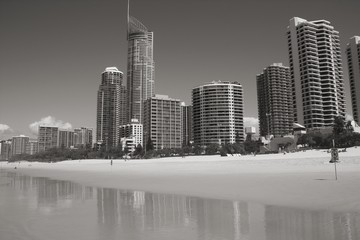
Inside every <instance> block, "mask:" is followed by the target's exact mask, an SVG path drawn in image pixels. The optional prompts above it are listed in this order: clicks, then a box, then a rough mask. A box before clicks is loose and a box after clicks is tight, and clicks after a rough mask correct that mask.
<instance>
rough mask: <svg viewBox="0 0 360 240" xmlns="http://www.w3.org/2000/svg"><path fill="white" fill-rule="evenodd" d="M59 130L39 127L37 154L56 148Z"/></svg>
mask: <svg viewBox="0 0 360 240" xmlns="http://www.w3.org/2000/svg"><path fill="white" fill-rule="evenodd" d="M58 134H59V128H58V127H50V126H39V132H38V142H39V152H42V151H46V150H48V149H50V148H54V147H58V140H59V135H58Z"/></svg>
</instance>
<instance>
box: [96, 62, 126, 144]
mask: <svg viewBox="0 0 360 240" xmlns="http://www.w3.org/2000/svg"><path fill="white" fill-rule="evenodd" d="M122 79H123V73H122V72H120V71H119V70H118V69H117V68H116V67H108V68H106V69H105V71H104V72H103V73H102V74H101V84H100V86H99V90H98V95H97V117H96V141H97V142H98V143H101V144H105V145H106V146H107V147H115V146H117V145H118V144H119V131H118V129H119V126H120V124H122V123H121V119H122V116H121V113H122V112H123V111H122V110H121V105H122V103H121V101H122V99H123V98H122V97H121V88H122Z"/></svg>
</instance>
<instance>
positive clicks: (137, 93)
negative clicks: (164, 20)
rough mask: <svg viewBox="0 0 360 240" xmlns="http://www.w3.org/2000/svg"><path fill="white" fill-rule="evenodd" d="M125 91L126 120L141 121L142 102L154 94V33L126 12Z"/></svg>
mask: <svg viewBox="0 0 360 240" xmlns="http://www.w3.org/2000/svg"><path fill="white" fill-rule="evenodd" d="M127 20H128V35H127V40H128V56H127V59H128V63H127V84H126V87H127V93H128V99H127V100H128V113H129V115H128V122H130V121H131V119H132V118H136V119H138V120H139V123H143V115H144V113H143V110H144V102H145V101H146V100H147V99H148V98H150V97H153V96H154V92H155V91H154V85H155V82H154V78H155V77H154V76H155V75H154V72H155V63H154V59H153V37H154V33H153V32H151V31H149V30H148V29H147V27H146V26H145V25H144V24H142V23H141V22H140V21H139V20H137V19H136V18H134V17H132V16H130V15H129V13H128V19H127Z"/></svg>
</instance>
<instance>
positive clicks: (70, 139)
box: [58, 130, 75, 148]
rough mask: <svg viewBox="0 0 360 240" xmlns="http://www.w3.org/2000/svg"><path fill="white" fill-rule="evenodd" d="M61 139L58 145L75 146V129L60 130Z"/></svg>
mask: <svg viewBox="0 0 360 240" xmlns="http://www.w3.org/2000/svg"><path fill="white" fill-rule="evenodd" d="M58 134H59V141H58V147H60V148H70V147H74V145H75V143H74V140H75V138H74V131H69V130H59V133H58Z"/></svg>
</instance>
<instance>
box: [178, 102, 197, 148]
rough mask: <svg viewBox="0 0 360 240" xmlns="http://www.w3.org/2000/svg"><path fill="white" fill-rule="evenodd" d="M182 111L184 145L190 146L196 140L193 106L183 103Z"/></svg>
mask: <svg viewBox="0 0 360 240" xmlns="http://www.w3.org/2000/svg"><path fill="white" fill-rule="evenodd" d="M181 113H182V123H181V126H182V145H183V146H189V144H191V143H193V142H194V138H193V125H192V106H191V105H185V103H184V102H183V103H182V104H181Z"/></svg>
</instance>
